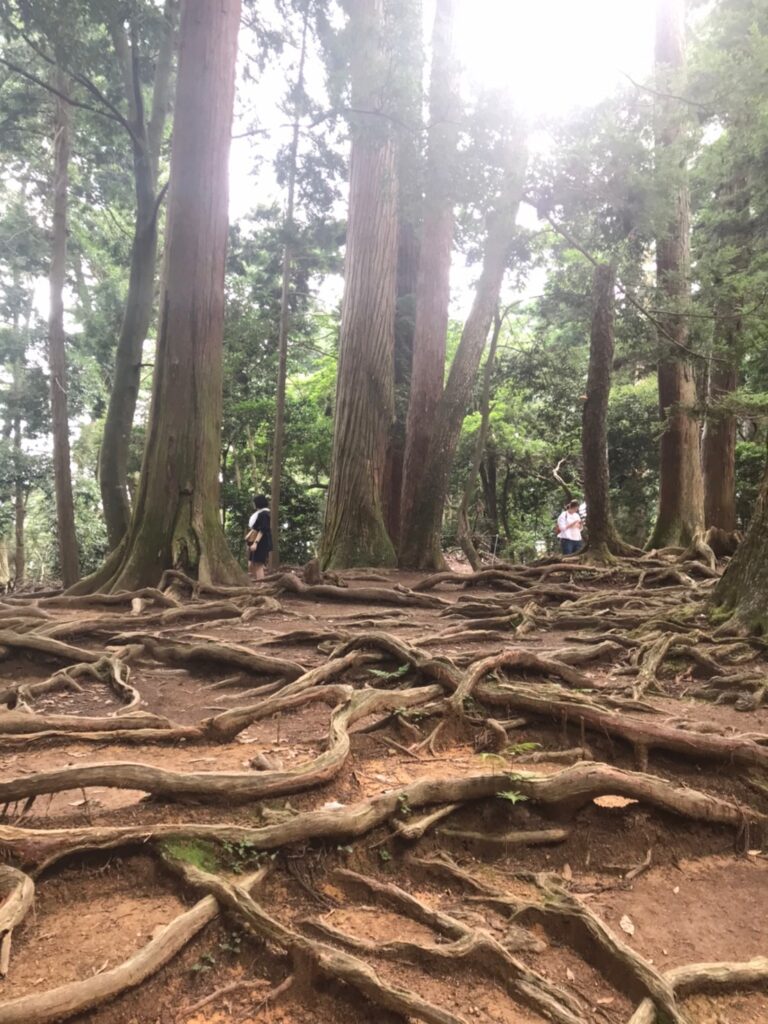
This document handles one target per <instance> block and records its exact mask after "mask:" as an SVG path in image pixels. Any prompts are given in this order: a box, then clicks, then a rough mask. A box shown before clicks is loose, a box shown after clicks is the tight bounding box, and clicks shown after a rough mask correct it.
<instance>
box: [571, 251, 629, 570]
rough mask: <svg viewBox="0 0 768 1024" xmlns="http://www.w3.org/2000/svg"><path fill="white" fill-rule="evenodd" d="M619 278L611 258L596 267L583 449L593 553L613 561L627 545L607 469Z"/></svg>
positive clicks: (589, 546)
mask: <svg viewBox="0 0 768 1024" xmlns="http://www.w3.org/2000/svg"><path fill="white" fill-rule="evenodd" d="M615 283H616V269H615V267H614V266H613V265H612V264H607V263H601V264H600V265H599V266H596V267H595V270H594V274H593V277H592V329H591V332H590V339H589V370H588V373H587V398H586V401H585V403H584V410H583V414H582V424H581V451H582V459H583V462H584V498H585V500H586V503H587V516H588V529H589V540H588V543H587V549H588V551H589V554H590V557H591V558H593V559H595V560H597V561H610V559H611V557H612V556H613V555H617V554H622V553H623V552H624V550H625V545H624V544H622V542H621V540H620V539H619V535H618V533H617V531H616V526H615V524H614V521H613V513H612V512H611V501H610V494H609V479H610V478H609V470H608V425H607V419H608V399H609V397H610V393H611V376H612V372H613V349H614V329H613V325H614V287H615Z"/></svg>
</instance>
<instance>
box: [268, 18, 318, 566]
mask: <svg viewBox="0 0 768 1024" xmlns="http://www.w3.org/2000/svg"><path fill="white" fill-rule="evenodd" d="M309 6H310V0H305V6H304V21H303V24H302V29H301V53H300V56H299V71H298V75H297V79H296V92H295V96H296V100H295V103H294V108H293V132H292V134H291V148H290V155H289V158H288V183H287V184H288V195H287V200H286V205H285V220H284V221H283V236H284V239H283V267H282V280H281V285H280V322H279V326H278V338H277V389H276V393H275V437H274V441H273V444H272V483H271V492H272V493H271V495H270V508H271V516H272V519H271V521H272V522H273V523H274V524H275V529H274V530H273V532H272V569H278V568H279V567H280V529H279V523H280V498H281V486H280V485H281V482H282V472H283V448H284V446H285V385H286V380H287V377H288V329H289V327H290V319H291V310H290V302H289V300H290V289H291V271H292V267H293V253H292V250H291V246H292V243H293V214H294V206H295V203H296V163H297V159H298V154H299V128H300V123H299V118H300V116H301V106H302V96H303V93H304V64H305V61H306V56H307V29H308V27H309Z"/></svg>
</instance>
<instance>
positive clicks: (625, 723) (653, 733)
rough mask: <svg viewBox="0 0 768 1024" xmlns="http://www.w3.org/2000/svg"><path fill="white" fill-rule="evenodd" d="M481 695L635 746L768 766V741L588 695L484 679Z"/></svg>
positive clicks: (489, 701) (486, 700)
mask: <svg viewBox="0 0 768 1024" xmlns="http://www.w3.org/2000/svg"><path fill="white" fill-rule="evenodd" d="M475 693H476V696H477V699H478V700H480V701H482V702H483V703H484V704H491V705H495V706H497V707H498V706H504V707H513V708H515V709H517V710H519V711H526V712H530V713H533V714H538V715H542V716H544V717H546V718H551V719H555V720H558V721H562V722H565V723H569V724H573V725H574V726H576V727H578V728H582V727H583V728H585V729H589V730H591V731H593V732H596V733H600V734H602V735H603V736H611V737H617V738H619V739H622V740H625V741H626V742H627V743H629V744H630V745H632V746H633V747H635V748H636V749H637V748H641V749H642V750H644V751H645V754H646V756H647V752H648V751H649V750H667V751H671V752H673V753H676V754H681V755H682V756H684V757H687V758H693V759H694V760H700V759H703V760H713V761H722V762H724V763H727V764H728V763H730V764H744V765H762V766H766V765H768V746H766V745H764V742H762V738H761V742H757V741H756V740H755V739H754V738H753V737H750V736H747V735H746V734H745V735H743V736H740V735H738V734H737V735H735V736H716V735H712V734H709V733H705V732H703V731H702V732H698V731H686V730H683V729H675V728H671V727H669V726H667V725H664V724H660V723H659V724H657V723H656V722H649V721H644V720H642V719H639V718H634V717H629V716H628V715H625V714H618V713H616V712H615V711H610V710H608V709H606V708H602V707H600V706H599V705H598V704H596V703H595V702H594V701H588V700H587V699H585V698H584V697H583V696H581V695H579V697H578V698H577V697H576V696H571V695H570V694H568V693H567V692H565V691H564V690H562V689H558V690H553V689H550V691H549V692H546V690H544V689H543V688H537V689H533V688H531V687H526V686H522V685H519V684H514V685H510V684H490V683H485V682H483V683H480V682H478V683H477V684H476V687H475Z"/></svg>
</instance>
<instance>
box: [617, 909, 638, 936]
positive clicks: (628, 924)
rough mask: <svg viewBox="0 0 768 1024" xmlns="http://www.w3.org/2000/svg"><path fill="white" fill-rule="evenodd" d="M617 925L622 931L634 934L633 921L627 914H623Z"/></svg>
mask: <svg viewBox="0 0 768 1024" xmlns="http://www.w3.org/2000/svg"><path fill="white" fill-rule="evenodd" d="M619 927H620V928H621V930H622V931H624V932H626V933H627V935H634V934H635V925H634V922H633V920H632V918H631V917H630V916H629V915H628V914H625V915H624V916H623V917H622V919H621V920H620V921H619Z"/></svg>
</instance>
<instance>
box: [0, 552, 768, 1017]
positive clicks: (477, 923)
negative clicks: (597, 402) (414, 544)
mask: <svg viewBox="0 0 768 1024" xmlns="http://www.w3.org/2000/svg"><path fill="white" fill-rule="evenodd" d="M695 568H696V567H695V566H683V567H681V566H680V565H678V564H677V563H675V564H674V565H673V564H672V563H669V564H668V563H667V562H665V561H664V560H659V561H658V562H655V561H649V562H647V563H646V564H644V563H642V562H640V563H637V562H635V563H626V564H623V565H622V566H619V567H618V568H617V569H616V570H613V571H608V570H594V569H591V568H589V567H583V566H579V565H578V563H575V564H567V565H564V566H559V567H558V566H557V565H550V566H548V565H546V564H544V563H542V565H541V566H540V567H538V568H536V567H507V569H505V570H502V571H499V572H497V574H496V575H495V576H494V575H485V576H481V577H478V578H475V577H472V576H467V577H465V578H464V579H462V578H461V577H459V576H458V575H454V576H450V575H449V576H446V577H444V578H442V579H440V580H432V581H426V582H425V581H424V580H423V577H421V576H417V575H414V574H407V573H373V574H370V576H371V577H372V578H366V576H367V574H364V573H350V574H347V575H346V576H345V578H344V579H343V580H341V581H340V580H338V579H331V580H328V581H326V582H325V584H324V586H323V587H321V588H319V589H318V588H310V589H309V590H305V589H304V585H303V584H302V583H300V581H299V579H298V578H297V577H290V578H288V577H286V576H280V577H273V578H269V579H267V581H265V583H264V584H262V585H259V586H253V587H250V588H243V589H242V590H241V589H237V588H233V589H228V590H225V589H224V588H222V589H221V590H220V591H216V589H215V588H209V589H208V590H205V589H200V588H194V587H192V585H191V584H189V583H188V582H186V581H185V580H184V579H183V578H181V577H178V576H176V577H173V576H171V577H170V578H168V579H166V580H165V581H164V583H165V584H166V585H165V586H164V587H163V588H162V590H158V591H155V592H151V593H145V594H142V595H125V596H124V598H123V600H122V601H121V600H113V602H112V603H110V604H99V602H98V601H89V600H85V601H82V600H81V601H79V602H78V601H77V600H74V601H72V602H67V601H66V600H63V601H59V600H57V599H54V600H50V599H39V600H36V599H33V598H24V599H21V598H17V599H13V598H8V599H5V600H4V601H2V602H0V691H1V693H0V700H2V704H0V808H2V809H3V817H2V821H0V854H1V855H2V860H3V862H4V863H5V865H7V866H6V867H2V865H0V896H4V900H5V902H4V903H3V904H2V905H0V943H2V942H7V940H8V937H9V936H11V934H12V947H11V950H10V959H9V963H8V966H7V974H6V976H5V977H4V978H2V979H0V1024H4V1022H5V1024H9V1022H13V1021H18V1022H24V1024H38V1022H42V1021H56V1020H65V1019H67V1020H73V1021H77V1022H85V1021H88V1022H92V1024H155V1022H157V1024H160V1022H163V1024H247V1022H251V1021H260V1022H262V1021H263V1022H272V1024H299V1022H301V1024H315V1022H317V1024H329V1022H334V1024H348V1022H349V1024H351V1022H362V1021H375V1022H382V1024H389V1022H395V1021H403V1020H425V1021H430V1022H432V1021H434V1022H439V1024H458V1022H464V1024H470V1022H474V1021H477V1022H489V1024H490V1022H494V1024H539V1022H542V1021H558V1022H561V1024H574V1022H579V1021H583V1022H591V1021H597V1022H603V1024H630V1022H632V1024H642V1022H644V1021H646V1022H653V1021H659V1022H662V1021H675V1020H676V1021H680V1022H688V1024H760V1022H766V1021H768V987H767V986H768V981H767V979H768V959H766V958H767V957H768V924H766V922H767V921H768V830H767V829H766V822H768V818H767V817H766V815H768V707H766V705H765V704H764V702H763V698H764V695H765V692H766V683H768V661H767V659H766V645H765V644H764V643H762V642H760V641H749V642H744V641H743V640H741V639H738V638H733V637H728V636H727V635H723V636H720V635H718V634H716V632H715V630H714V628H713V626H712V624H711V623H710V621H709V619H708V617H707V610H706V609H707V597H708V593H709V587H710V585H711V576H710V575H708V574H706V573H704V574H703V579H702V576H701V575H699V574H698V573H697V572H695ZM665 574H667V575H665ZM294 581H295V582H294ZM339 584H341V585H339ZM256 656H259V657H260V658H261V659H262V660H261V661H259V660H258V658H257V657H256ZM70 684H71V685H70ZM62 686H64V687H66V688H63V689H62V688H61V687H62ZM235 712H237V713H235ZM115 730H117V731H115ZM12 869H16V870H15V871H13V870H12ZM3 872H5V873H3ZM30 880H32V881H33V882H34V896H33V897H32V898H29V896H30V893H31V889H28V890H25V889H24V886H25V885H29V886H31V884H32V882H31V881H30ZM25 891H26V892H27V897H26V898H25V897H24V895H23V893H24V892H25ZM248 893H250V897H249V895H248ZM209 894H213V896H210V895H209ZM214 897H215V898H214ZM206 898H207V899H208V903H207V904H205V906H203V905H202V901H204V900H205V899H206ZM206 907H207V909H206ZM192 908H194V910H193V909H192ZM190 912H191V913H192V914H193V915H194V914H198V915H200V920H199V921H198V922H197V924H195V925H194V926H192V925H189V926H188V922H189V921H191V917H190ZM206 915H207V916H206ZM3 936H6V938H3ZM2 965H3V945H2V944H0V967H2ZM692 965H699V966H696V967H692ZM701 965H720V966H719V967H717V968H712V967H709V968H706V969H705V968H704V967H701ZM688 968H691V970H688V971H687V974H686V976H685V977H684V978H683V973H685V972H684V971H683V969H688ZM681 972H682V973H681Z"/></svg>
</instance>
